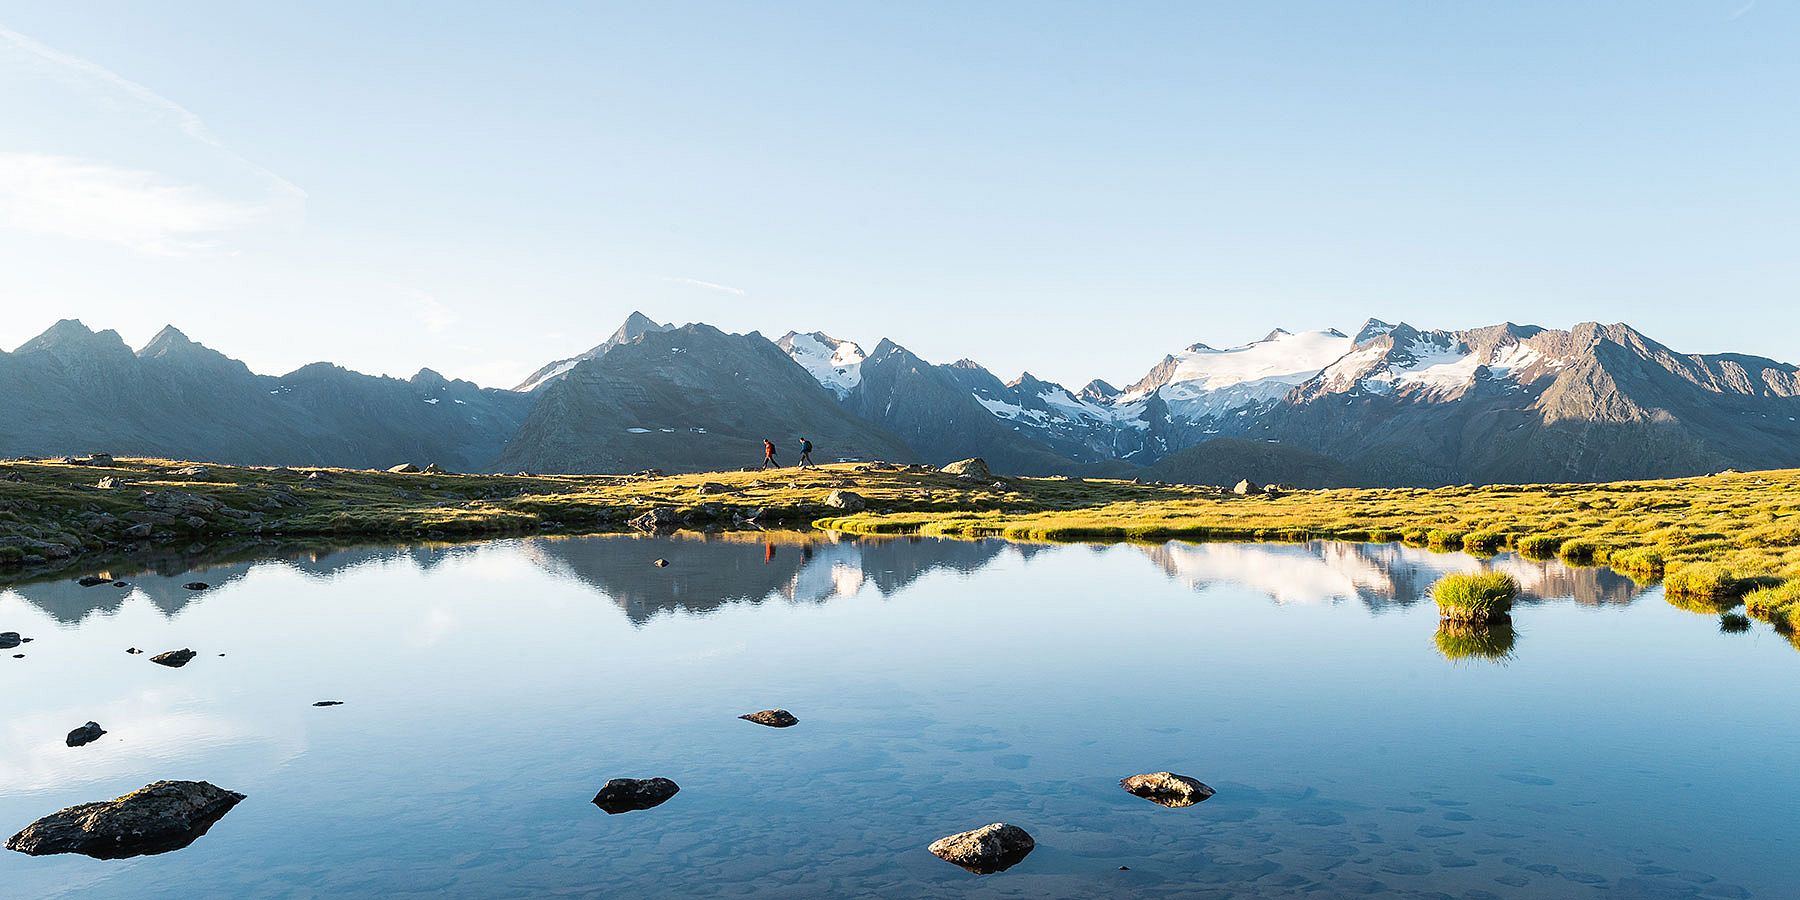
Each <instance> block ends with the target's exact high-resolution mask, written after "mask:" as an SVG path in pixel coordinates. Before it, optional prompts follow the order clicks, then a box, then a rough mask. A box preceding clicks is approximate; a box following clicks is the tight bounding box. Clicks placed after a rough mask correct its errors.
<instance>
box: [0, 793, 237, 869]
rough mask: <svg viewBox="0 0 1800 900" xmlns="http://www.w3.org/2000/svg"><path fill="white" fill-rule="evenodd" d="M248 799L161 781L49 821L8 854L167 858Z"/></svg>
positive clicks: (36, 825)
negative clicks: (165, 856)
mask: <svg viewBox="0 0 1800 900" xmlns="http://www.w3.org/2000/svg"><path fill="white" fill-rule="evenodd" d="M243 799H244V795H243V794H240V793H237V792H236V791H228V790H225V789H224V788H220V787H215V786H214V785H211V784H208V783H206V782H204V781H158V782H156V783H154V784H150V785H146V786H144V787H142V788H139V789H137V790H135V791H132V792H131V793H129V794H126V795H125V796H123V797H120V798H118V799H116V800H110V801H106V802H101V803H83V804H81V805H80V806H71V807H69V808H68V809H65V810H62V811H60V812H56V813H52V814H51V815H48V816H45V817H44V818H42V819H39V820H37V821H36V822H33V823H31V824H30V825H27V826H25V830H23V831H21V832H19V833H18V834H15V835H13V836H12V837H10V838H8V839H7V841H6V849H8V850H17V851H19V852H20V853H25V854H29V855H31V856H47V855H49V854H52V853H80V854H82V855H84V856H91V857H93V858H95V859H125V858H128V857H132V856H147V855H150V854H155V853H167V852H169V851H171V850H180V849H181V848H183V847H186V846H187V845H189V844H191V843H193V842H194V841H195V840H197V839H198V838H199V837H200V836H201V835H203V834H205V833H206V831H207V829H209V828H211V827H212V826H213V823H214V822H217V821H219V819H220V818H222V817H223V816H224V815H225V814H226V813H227V812H230V811H231V808H232V807H234V806H236V805H237V804H238V801H240V800H243Z"/></svg>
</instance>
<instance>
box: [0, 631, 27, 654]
mask: <svg viewBox="0 0 1800 900" xmlns="http://www.w3.org/2000/svg"><path fill="white" fill-rule="evenodd" d="M24 642H25V641H24V639H23V638H21V637H19V633H18V632H16V631H0V650H11V649H12V648H14V647H17V646H19V645H20V644H22V643H24Z"/></svg>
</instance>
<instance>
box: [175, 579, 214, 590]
mask: <svg viewBox="0 0 1800 900" xmlns="http://www.w3.org/2000/svg"><path fill="white" fill-rule="evenodd" d="M182 587H184V588H187V589H188V590H190V591H204V590H206V589H207V588H209V587H212V585H210V584H207V583H206V582H204V581H190V582H188V583H187V584H184V585H182Z"/></svg>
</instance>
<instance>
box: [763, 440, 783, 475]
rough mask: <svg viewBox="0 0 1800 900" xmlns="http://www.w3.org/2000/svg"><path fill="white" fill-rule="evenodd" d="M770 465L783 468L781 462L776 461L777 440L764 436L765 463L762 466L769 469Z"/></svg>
mask: <svg viewBox="0 0 1800 900" xmlns="http://www.w3.org/2000/svg"><path fill="white" fill-rule="evenodd" d="M770 466H774V467H775V468H777V469H779V468H781V463H778V462H776V461H775V442H774V441H771V440H769V439H768V438H763V464H762V466H760V468H764V469H767V468H769V467H770Z"/></svg>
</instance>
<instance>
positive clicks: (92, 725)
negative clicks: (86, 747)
mask: <svg viewBox="0 0 1800 900" xmlns="http://www.w3.org/2000/svg"><path fill="white" fill-rule="evenodd" d="M105 733H106V729H104V728H101V727H100V723H98V722H89V723H87V724H86V725H83V726H81V727H80V728H77V729H75V730H74V731H71V732H69V737H68V745H69V746H71V747H80V746H82V745H83V744H91V743H93V742H95V741H97V740H99V739H100V736H101V735H103V734H105Z"/></svg>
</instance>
